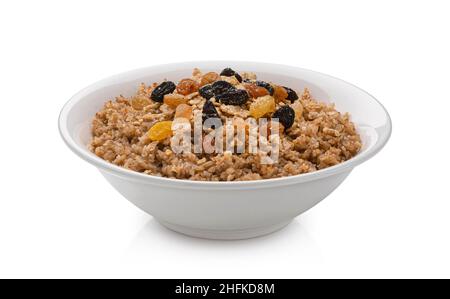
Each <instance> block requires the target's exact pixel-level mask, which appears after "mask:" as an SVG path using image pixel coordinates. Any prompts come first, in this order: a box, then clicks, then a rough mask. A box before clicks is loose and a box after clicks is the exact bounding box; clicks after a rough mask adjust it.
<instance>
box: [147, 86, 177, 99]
mask: <svg viewBox="0 0 450 299" xmlns="http://www.w3.org/2000/svg"><path fill="white" fill-rule="evenodd" d="M175 88H177V87H176V86H175V83H173V82H172V81H164V82H163V83H161V84H159V85H158V86H156V88H155V89H153V91H152V95H151V96H150V98H151V99H152V100H153V101H155V102H160V103H161V102H162V101H163V100H164V96H165V95H166V94H169V93H172V92H174V91H175Z"/></svg>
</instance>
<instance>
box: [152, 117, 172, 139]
mask: <svg viewBox="0 0 450 299" xmlns="http://www.w3.org/2000/svg"><path fill="white" fill-rule="evenodd" d="M170 136H172V122H171V121H160V122H158V123H156V124H154V125H153V127H151V128H150V130H148V137H149V138H150V140H152V141H161V140H164V139H166V138H168V137H170Z"/></svg>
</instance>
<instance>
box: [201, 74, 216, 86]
mask: <svg viewBox="0 0 450 299" xmlns="http://www.w3.org/2000/svg"><path fill="white" fill-rule="evenodd" d="M219 78H220V77H219V74H217V73H215V72H209V73H206V74H204V75H203V76H202V78H201V79H200V86H204V85H206V84H211V83H213V82H215V81H217V80H219Z"/></svg>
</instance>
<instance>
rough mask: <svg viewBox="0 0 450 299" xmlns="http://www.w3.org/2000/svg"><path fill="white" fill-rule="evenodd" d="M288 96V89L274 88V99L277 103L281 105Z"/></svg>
mask: <svg viewBox="0 0 450 299" xmlns="http://www.w3.org/2000/svg"><path fill="white" fill-rule="evenodd" d="M287 96H288V93H287V91H286V89H285V88H284V87H283V86H278V85H275V86H274V93H273V97H274V98H275V102H277V103H279V102H282V101H284V100H285V99H286V98H287Z"/></svg>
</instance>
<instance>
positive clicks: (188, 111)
mask: <svg viewBox="0 0 450 299" xmlns="http://www.w3.org/2000/svg"><path fill="white" fill-rule="evenodd" d="M180 117H182V118H186V119H191V118H192V106H189V105H187V104H181V105H178V107H177V109H176V110H175V118H180Z"/></svg>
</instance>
